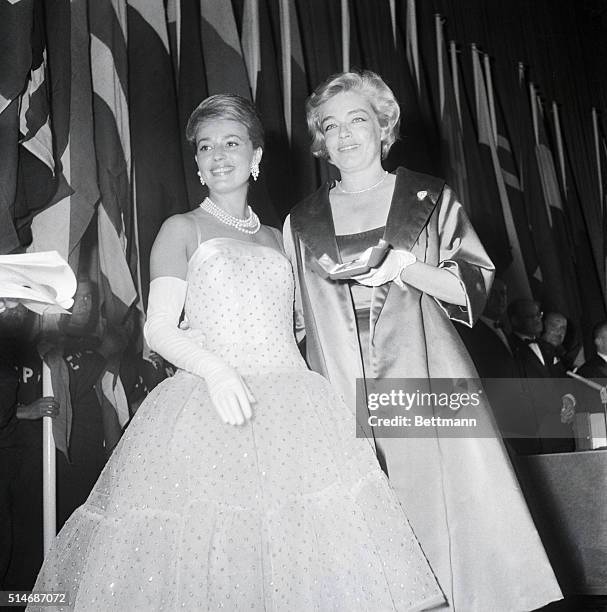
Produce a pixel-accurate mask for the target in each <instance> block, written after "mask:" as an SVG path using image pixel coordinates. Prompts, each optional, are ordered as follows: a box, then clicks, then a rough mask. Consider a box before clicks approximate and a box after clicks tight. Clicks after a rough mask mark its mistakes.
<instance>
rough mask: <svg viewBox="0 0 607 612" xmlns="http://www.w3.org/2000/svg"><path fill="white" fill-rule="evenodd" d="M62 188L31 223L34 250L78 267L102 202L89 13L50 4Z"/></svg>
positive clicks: (60, 1)
mask: <svg viewBox="0 0 607 612" xmlns="http://www.w3.org/2000/svg"><path fill="white" fill-rule="evenodd" d="M45 16H46V37H47V44H48V63H49V66H52V80H51V81H50V101H51V108H52V120H53V135H54V139H55V141H54V149H55V163H56V175H57V189H56V191H55V193H54V195H53V197H52V198H51V201H50V202H49V206H47V208H45V209H44V210H43V211H41V212H40V213H38V214H37V215H36V216H35V217H34V219H33V220H32V236H33V242H32V245H31V250H33V251H48V250H56V251H58V252H59V253H60V254H61V255H62V256H63V257H64V258H66V259H67V260H68V261H69V263H70V266H71V267H72V269H74V270H75V271H76V270H77V269H78V260H79V245H80V241H81V239H82V237H83V235H84V233H85V231H86V229H87V227H88V225H89V223H90V222H91V219H92V217H93V215H94V213H95V206H96V204H97V202H98V201H99V189H98V186H97V171H96V163H95V149H94V144H93V143H94V135H93V108H92V92H91V69H90V62H89V57H90V55H89V46H90V39H89V29H88V12H87V7H86V4H85V3H83V2H70V1H69V0H47V1H46V2H45Z"/></svg>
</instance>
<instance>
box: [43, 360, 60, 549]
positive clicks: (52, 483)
mask: <svg viewBox="0 0 607 612" xmlns="http://www.w3.org/2000/svg"><path fill="white" fill-rule="evenodd" d="M42 396H43V397H52V396H53V384H52V382H51V370H50V368H49V367H48V365H47V364H46V363H44V361H43V362H42ZM56 483H57V471H56V465H55V439H54V438H53V419H52V418H51V417H50V416H45V417H43V418H42V518H43V523H42V524H43V550H44V556H46V554H47V553H48V551H49V549H50V547H51V544H52V543H53V540H54V539H55V536H56V535H57V500H56V496H55V492H56Z"/></svg>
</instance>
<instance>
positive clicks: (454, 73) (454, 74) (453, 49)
mask: <svg viewBox="0 0 607 612" xmlns="http://www.w3.org/2000/svg"><path fill="white" fill-rule="evenodd" d="M449 55H450V58H451V78H452V80H453V91H454V93H455V104H456V106H457V118H458V119H459V125H460V127H461V126H462V124H463V121H462V106H461V100H460V93H459V70H458V66H457V45H456V43H455V41H454V40H451V41H449Z"/></svg>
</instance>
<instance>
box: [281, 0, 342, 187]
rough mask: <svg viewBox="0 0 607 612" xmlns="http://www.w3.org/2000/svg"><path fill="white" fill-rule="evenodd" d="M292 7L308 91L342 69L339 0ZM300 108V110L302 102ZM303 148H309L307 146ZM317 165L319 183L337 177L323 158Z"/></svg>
mask: <svg viewBox="0 0 607 612" xmlns="http://www.w3.org/2000/svg"><path fill="white" fill-rule="evenodd" d="M295 7H296V9H297V16H298V19H299V26H300V29H299V33H300V36H301V43H302V49H303V59H304V66H305V74H306V75H307V82H308V88H309V91H310V93H311V92H312V91H313V90H314V89H316V88H317V87H318V86H319V85H320V84H321V83H323V82H324V81H326V80H327V79H328V78H329V77H330V76H331V75H332V74H335V73H337V72H341V70H342V59H343V58H342V46H341V35H340V34H338V33H339V32H341V28H342V21H341V3H340V0H295ZM304 102H305V101H304ZM301 108H302V110H303V109H304V105H303V104H302V107H301ZM293 112H295V109H294V111H293ZM304 112H305V111H304ZM308 142H310V141H308ZM307 148H308V150H309V145H308V147H307ZM317 168H318V178H319V179H320V181H321V182H324V181H326V180H327V179H329V178H333V177H336V176H338V174H337V171H336V170H335V168H334V167H333V166H331V165H330V164H329V163H328V162H326V161H325V160H322V159H318V161H317Z"/></svg>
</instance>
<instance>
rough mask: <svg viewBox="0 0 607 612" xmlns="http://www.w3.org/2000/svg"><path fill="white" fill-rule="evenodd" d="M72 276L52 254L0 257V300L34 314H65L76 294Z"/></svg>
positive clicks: (49, 252) (67, 267)
mask: <svg viewBox="0 0 607 612" xmlns="http://www.w3.org/2000/svg"><path fill="white" fill-rule="evenodd" d="M76 285H77V283H76V276H75V275H74V272H73V271H72V269H71V268H70V266H69V265H68V263H67V262H66V261H65V260H64V259H63V258H62V257H61V255H59V253H57V252H56V251H45V252H41V253H21V254H17V255H0V298H10V299H14V300H17V301H19V302H21V303H22V304H23V305H24V306H25V307H26V308H29V309H30V310H33V311H34V312H37V313H39V314H40V313H42V312H50V313H66V312H67V310H66V309H67V308H71V307H72V304H73V303H74V300H73V299H72V298H73V297H74V294H75V293H76Z"/></svg>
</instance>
